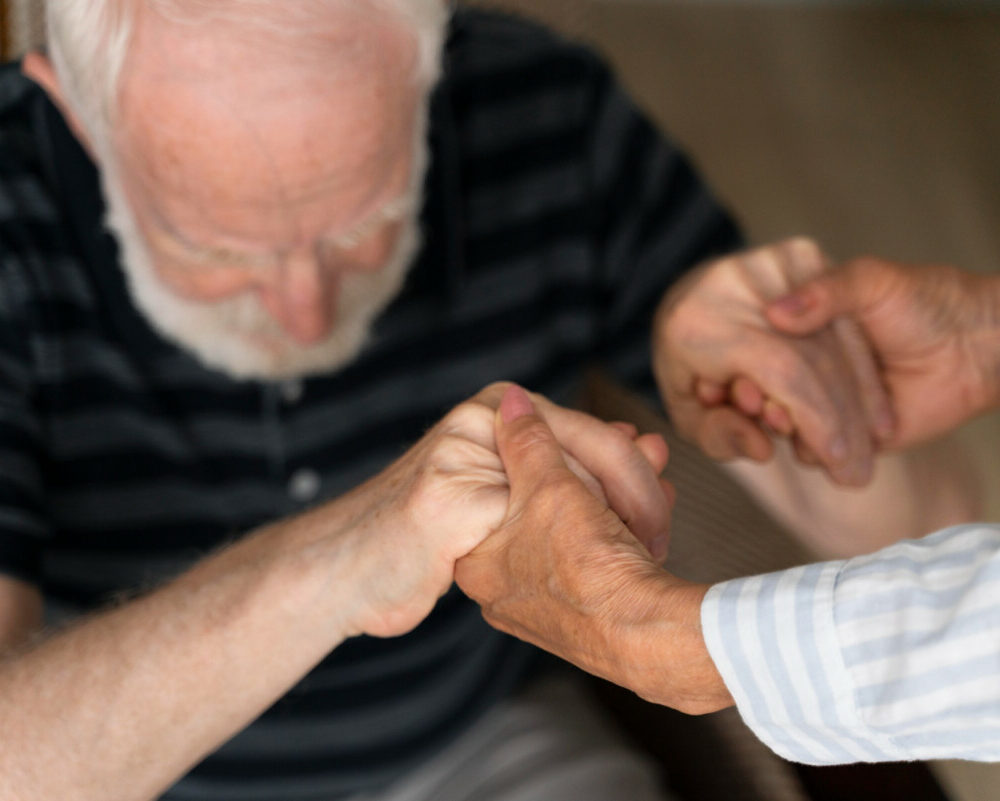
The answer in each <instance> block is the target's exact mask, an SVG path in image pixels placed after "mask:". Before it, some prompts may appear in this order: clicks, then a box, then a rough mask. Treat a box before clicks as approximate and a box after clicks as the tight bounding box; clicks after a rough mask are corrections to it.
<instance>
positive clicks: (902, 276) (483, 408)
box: [355, 240, 1000, 712]
mask: <svg viewBox="0 0 1000 801" xmlns="http://www.w3.org/2000/svg"><path fill="white" fill-rule="evenodd" d="M983 280H985V279H980V278H977V277H975V276H971V275H970V274H967V273H962V272H961V271H958V270H955V269H953V268H945V267H920V268H916V267H904V266H902V265H898V264H893V263H890V262H885V261H880V260H877V259H859V260H855V261H854V262H849V263H847V264H846V265H843V266H841V267H840V268H838V269H837V270H834V271H832V272H828V271H827V265H826V259H825V258H824V256H823V254H822V253H821V252H820V250H819V249H818V248H817V247H816V246H815V245H814V244H813V243H811V242H809V241H807V240H793V241H789V242H785V243H779V244H778V245H773V246H770V247H767V248H761V249H758V250H754V251H749V252H746V253H740V254H736V255H735V256H730V257H726V258H723V259H720V260H718V261H715V262H711V263H709V264H707V265H705V266H703V267H702V268H699V269H697V270H695V271H693V272H692V273H691V274H690V275H689V276H687V277H686V278H685V279H684V280H683V281H682V282H681V283H680V284H678V285H677V286H676V287H675V288H674V289H672V290H671V292H670V293H668V295H667V296H666V297H665V298H664V300H663V302H662V304H661V307H660V310H659V313H658V315H657V319H656V322H655V326H654V369H655V371H656V373H657V377H658V380H659V383H660V388H661V392H662V394H663V396H664V399H665V402H666V404H667V406H668V409H669V411H670V413H671V416H672V418H673V421H674V423H675V425H677V427H678V428H679V429H680V431H681V432H682V433H683V434H685V435H686V436H688V437H689V438H691V439H694V440H695V441H697V442H698V443H699V444H700V445H701V446H702V448H703V449H704V450H706V451H707V452H708V453H709V454H710V455H712V456H714V457H716V458H720V459H727V458H733V457H736V456H748V457H750V458H754V459H759V460H763V459H766V458H768V457H769V455H770V452H771V449H772V447H773V445H772V439H773V438H774V437H776V436H785V437H788V438H790V439H791V440H792V441H793V443H794V445H795V452H796V454H797V455H798V456H799V458H800V459H801V460H802V461H804V462H806V463H809V464H817V465H820V466H821V467H822V468H823V469H825V470H826V472H827V473H828V475H829V476H830V477H831V479H832V480H834V481H835V482H838V483H842V484H850V485H862V484H864V483H865V482H866V481H867V480H868V479H869V478H870V476H871V472H872V464H873V458H874V455H875V453H876V452H877V451H879V450H881V449H885V448H896V447H903V446H906V445H909V444H912V443H914V442H918V441H920V440H923V439H926V438H928V437H930V436H934V435H936V434H938V433H941V432H943V431H946V430H948V429H949V428H951V427H952V426H954V425H955V424H957V423H958V422H961V421H962V420H964V419H966V418H968V417H969V416H971V415H973V414H976V413H977V412H980V411H983V410H985V409H987V408H990V407H991V406H993V405H995V404H996V402H997V398H998V397H1000V392H998V387H997V384H998V383H1000V370H998V369H997V364H998V359H997V356H996V354H998V353H1000V347H998V345H1000V343H998V336H997V331H998V330H1000V323H998V317H1000V314H998V308H1000V302H998V299H997V292H996V290H995V287H993V286H992V285H990V286H986V285H984V284H983ZM845 315H850V317H847V316H845ZM666 462H667V450H666V445H665V443H664V442H663V441H662V439H660V438H659V437H657V436H650V435H646V436H637V433H636V431H635V430H634V428H631V427H629V426H627V425H624V424H605V423H601V422H600V421H597V420H595V419H594V418H591V417H589V416H587V415H584V414H582V413H579V412H573V411H570V410H566V409H561V408H560V407H558V406H555V405H553V404H551V403H549V402H547V401H546V400H545V399H543V398H540V397H538V396H534V397H531V396H528V395H527V394H526V393H525V391H524V390H522V389H521V388H519V387H516V386H512V385H502V384H498V385H494V386H492V387H489V388H487V389H486V390H484V391H483V392H482V393H480V394H479V395H478V396H477V397H476V398H474V399H472V400H471V401H469V402H467V403H466V404H462V405H461V406H459V407H457V408H456V409H455V410H453V412H452V413H450V414H449V415H448V416H447V417H446V418H445V419H444V420H443V421H442V422H441V423H440V424H438V426H436V427H435V428H434V429H432V430H431V431H430V432H428V434H427V435H426V436H425V437H424V439H423V440H421V442H420V443H418V445H417V446H415V447H414V448H413V449H412V450H411V451H410V452H409V453H408V454H407V455H406V456H404V457H403V458H402V459H401V460H399V461H398V462H397V463H396V464H394V465H393V466H391V467H390V468H389V469H388V470H387V471H385V472H384V473H383V474H381V475H380V476H379V477H377V478H376V479H374V480H373V482H370V485H366V486H363V487H362V488H360V489H359V490H357V491H356V493H355V494H357V495H360V496H361V497H362V498H365V497H367V498H368V502H367V503H363V504H362V507H364V508H366V509H367V511H366V512H364V513H363V514H360V515H359V517H358V519H359V530H361V531H365V530H367V529H370V530H371V531H373V532H376V533H377V534H378V535H377V536H372V537H369V538H367V539H366V543H367V545H368V547H367V548H366V549H364V550H365V551H366V552H367V553H369V554H371V553H375V554H376V557H375V558H374V561H373V560H372V558H369V559H368V560H367V562H366V563H367V564H368V565H369V566H372V565H374V566H375V568H376V569H374V570H372V571H369V575H373V576H377V578H375V579H373V580H372V581H369V582H365V586H366V587H367V592H366V593H365V594H363V596H362V601H363V602H362V604H361V605H362V607H363V609H364V613H365V614H362V615H361V616H360V617H359V620H360V623H359V624H358V626H357V630H356V631H355V633H360V632H362V631H363V632H366V633H369V634H376V635H381V636H388V635H392V634H399V633H403V632H405V631H408V630H409V629H410V628H412V627H413V626H415V625H416V624H417V623H419V621H420V620H422V619H423V617H424V616H425V615H426V614H427V613H428V612H429V611H430V609H431V608H432V606H433V604H434V602H435V601H436V599H437V598H438V597H439V596H440V595H441V594H443V593H444V592H445V591H446V590H447V588H448V587H449V586H450V585H451V583H452V581H453V580H455V581H457V583H458V585H459V587H461V589H462V590H464V591H465V592H466V594H468V595H469V596H470V597H471V598H473V599H474V600H475V601H477V602H478V603H479V604H480V605H481V607H482V609H483V614H484V617H485V618H486V619H487V620H488V621H489V622H490V623H491V624H492V625H494V626H495V627H497V628H499V629H501V630H504V631H507V632H510V633H512V634H515V635H516V636H518V637H520V638H522V639H525V640H527V641H530V642H532V643H534V644H536V645H539V646H540V647H542V648H545V649H546V650H549V651H551V652H553V653H555V654H557V655H559V656H561V657H563V658H565V659H567V660H568V661H570V662H573V663H574V664H576V665H578V666H580V667H582V668H583V669H585V670H587V671H589V672H591V673H594V674H597V675H599V676H603V677H605V678H608V679H610V680H612V681H615V682H616V683H619V684H622V685H624V686H627V687H629V688H631V689H633V690H634V691H636V692H637V693H639V694H640V695H642V696H644V697H646V698H648V699H651V700H654V701H657V702H659V703H663V704H666V705H669V706H672V707H675V708H678V709H681V710H684V711H688V712H704V711H710V710H713V709H717V708H720V707H722V706H726V705H728V704H729V703H731V699H730V697H729V694H728V691H727V690H726V688H725V686H724V685H723V683H722V680H721V678H720V677H719V675H718V673H717V671H716V670H715V667H714V665H713V664H712V661H711V659H710V657H709V655H708V652H707V650H706V648H705V645H704V641H703V639H702V637H701V633H700V606H701V600H702V598H703V597H704V594H705V592H707V589H708V588H707V586H704V585H697V584H692V583H689V582H685V581H682V580H680V579H677V578H675V577H673V576H671V575H670V574H669V573H668V572H666V571H665V570H663V569H662V567H661V566H660V565H661V562H662V559H663V558H664V556H665V554H666V544H667V537H668V535H669V522H670V511H671V508H672V504H673V491H672V489H671V488H670V486H669V484H667V483H666V482H664V481H662V480H661V479H660V473H661V472H662V471H663V469H664V467H665V466H666ZM373 498H374V499H375V501H374V502H372V500H373ZM373 544H374V545H373Z"/></svg>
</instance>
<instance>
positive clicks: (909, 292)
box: [767, 257, 1000, 447]
mask: <svg viewBox="0 0 1000 801" xmlns="http://www.w3.org/2000/svg"><path fill="white" fill-rule="evenodd" d="M767 315H768V319H769V320H770V322H771V323H772V324H773V325H774V326H775V327H776V328H778V329H780V330H782V331H785V332H788V333H791V334H795V335H799V336H802V335H810V334H811V333H812V332H814V331H816V330H819V329H821V328H823V327H824V326H827V325H828V324H829V323H830V321H831V320H834V319H836V318H837V317H838V316H841V315H848V316H850V317H851V319H852V320H855V321H856V322H857V324H858V325H859V326H860V328H861V329H862V331H863V335H864V337H865V338H866V341H867V342H868V343H870V345H871V347H873V348H874V350H875V353H876V355H877V357H878V363H879V373H880V376H879V377H880V379H881V380H882V381H883V382H884V383H885V385H886V387H887V388H888V390H889V394H890V397H891V403H892V406H891V408H890V410H888V411H884V412H883V422H882V431H883V436H882V440H883V444H885V445H886V446H887V447H905V446H907V445H911V444H914V443H916V442H919V441H922V440H925V439H928V438H930V437H933V436H935V435H938V434H941V433H943V432H944V431H947V430H949V429H950V428H952V427H953V426H955V425H957V424H959V423H961V422H963V421H964V420H966V419H968V418H969V417H971V416H973V415H975V414H977V413H979V412H982V411H984V410H986V409H988V408H990V406H991V405H992V404H993V403H994V402H995V401H994V399H995V397H996V395H997V393H996V390H995V386H994V385H995V384H996V377H997V376H998V375H1000V371H998V370H997V358H996V353H997V352H998V347H997V345H998V342H1000V336H998V322H1000V321H998V319H997V294H996V289H995V281H994V280H993V279H991V278H989V277H986V276H979V275H975V274H972V273H966V272H963V271H961V270H958V269H956V268H954V267H944V266H936V265H930V266H914V265H903V264H897V263H894V262H889V261H886V260H883V259H877V258H871V257H867V258H861V259H855V260H853V261H850V262H847V263H846V264H844V265H842V266H841V267H840V268H838V269H837V270H835V271H833V272H831V273H829V274H828V275H826V276H823V277H820V278H818V279H815V280H813V281H810V282H808V283H806V284H805V285H803V286H801V287H799V288H797V289H796V290H795V291H794V292H792V293H791V294H789V295H787V296H785V297H783V298H781V299H778V300H777V301H775V302H774V303H773V304H771V305H770V306H769V308H768V309H767Z"/></svg>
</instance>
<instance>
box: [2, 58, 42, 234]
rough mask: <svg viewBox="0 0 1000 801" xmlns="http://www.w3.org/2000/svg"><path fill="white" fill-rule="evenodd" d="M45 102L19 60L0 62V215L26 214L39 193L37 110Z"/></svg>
mask: <svg viewBox="0 0 1000 801" xmlns="http://www.w3.org/2000/svg"><path fill="white" fill-rule="evenodd" d="M45 102H47V101H46V100H45V94H44V92H43V91H42V90H41V88H39V87H38V85H37V84H35V83H34V82H33V81H31V80H30V79H28V78H27V77H25V76H24V75H23V74H22V73H21V69H20V64H19V63H17V62H11V63H7V64H0V194H2V195H4V196H6V199H7V202H6V203H4V204H3V207H2V208H0V216H4V217H9V216H11V215H12V214H13V215H17V214H20V213H29V214H30V213H31V211H32V209H33V207H34V205H35V202H34V201H36V200H37V199H38V196H39V195H40V194H41V193H42V183H43V170H42V166H41V163H42V145H41V142H42V137H41V136H40V135H39V131H38V124H39V119H40V115H39V113H38V112H39V111H40V110H41V109H42V107H43V104H44V103H45ZM11 193H14V194H15V195H17V197H16V202H14V200H15V199H14V198H13V197H12V196H11ZM22 194H23V195H24V196H23V197H22V196H21V195H22Z"/></svg>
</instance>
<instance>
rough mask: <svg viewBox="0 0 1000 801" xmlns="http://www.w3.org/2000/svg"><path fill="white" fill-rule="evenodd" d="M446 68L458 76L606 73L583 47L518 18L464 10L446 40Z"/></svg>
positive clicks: (590, 75) (579, 77)
mask: <svg viewBox="0 0 1000 801" xmlns="http://www.w3.org/2000/svg"><path fill="white" fill-rule="evenodd" d="M447 52H448V66H449V69H450V71H451V73H452V75H453V77H456V78H458V79H462V78H470V77H472V78H478V77H488V76H489V75H491V74H501V73H509V72H517V71H521V70H533V71H535V72H533V74H534V77H535V78H536V79H541V78H544V77H545V73H544V72H538V71H537V70H542V69H546V68H547V69H549V70H553V69H554V70H558V71H560V72H563V73H565V74H566V75H567V76H573V77H575V78H576V79H577V80H586V79H588V78H593V77H594V75H595V74H598V73H602V74H603V73H604V72H606V68H605V66H604V64H603V62H602V60H601V59H600V57H599V56H598V55H597V54H596V53H594V51H592V50H591V49H589V48H588V47H586V46H584V45H582V44H580V43H579V42H574V41H573V40H571V39H567V38H565V37H564V36H562V35H561V34H559V33H556V32H555V31H553V30H551V29H550V28H546V27H545V26H543V25H540V24H538V23H535V22H531V21H529V20H527V19H525V18H523V17H519V16H515V15H512V14H506V13H501V12H495V11H481V10H474V9H464V10H460V11H457V12H456V13H455V16H454V19H453V21H452V32H451V38H450V40H449V43H448V51H447Z"/></svg>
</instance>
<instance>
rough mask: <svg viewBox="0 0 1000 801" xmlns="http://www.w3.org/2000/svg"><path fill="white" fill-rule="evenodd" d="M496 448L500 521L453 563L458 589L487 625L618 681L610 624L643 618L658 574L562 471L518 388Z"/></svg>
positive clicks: (505, 410) (511, 393)
mask: <svg viewBox="0 0 1000 801" xmlns="http://www.w3.org/2000/svg"><path fill="white" fill-rule="evenodd" d="M497 445H498V448H499V451H500V455H501V458H502V460H503V463H504V467H505V469H506V470H507V474H508V476H509V480H510V501H509V505H508V508H507V513H506V515H505V517H504V520H503V522H502V524H501V525H500V527H499V528H498V530H497V531H496V532H495V533H494V534H493V535H491V536H490V537H489V538H487V539H486V540H485V541H484V542H483V543H482V544H481V545H480V546H479V547H478V548H477V549H476V550H474V551H473V552H472V553H471V554H469V556H467V557H466V558H464V559H461V560H459V562H458V563H457V565H456V571H455V578H456V580H457V581H458V583H459V586H460V587H461V588H462V589H463V590H464V591H465V592H466V593H467V594H469V595H470V597H472V598H473V599H475V600H476V601H477V602H479V603H480V604H481V605H482V607H483V614H484V616H485V617H486V619H487V620H488V621H489V622H490V623H491V624H492V625H494V626H496V627H498V628H500V629H502V630H504V631H508V632H510V633H513V634H515V635H516V636H519V637H521V638H522V639H525V640H528V641H529V642H533V643H535V644H537V645H540V646H541V647H544V648H546V649H548V650H550V651H552V652H553V653H556V654H558V655H560V656H562V657H563V658H565V659H568V660H569V661H572V662H574V663H575V664H577V665H579V666H581V667H583V668H584V669H586V670H589V671H591V672H594V673H597V674H598V675H602V676H605V677H607V678H612V679H613V680H618V681H621V675H620V673H619V670H620V664H619V663H618V660H617V659H615V658H614V656H613V649H611V648H609V647H608V645H609V641H610V638H611V637H612V635H613V631H614V630H615V629H616V626H617V624H618V623H620V622H622V621H624V620H630V619H634V618H636V617H637V616H643V615H647V614H651V613H652V609H651V606H652V603H653V589H654V585H655V583H656V581H657V577H658V576H660V575H661V571H659V569H658V568H657V566H656V564H655V562H654V561H653V560H652V559H651V558H650V555H649V553H648V552H647V550H646V549H645V548H644V547H643V546H642V544H641V543H640V542H639V541H638V540H637V539H636V538H635V537H634V536H633V535H632V534H631V532H629V530H628V529H627V528H626V527H625V525H624V524H623V523H622V520H621V518H620V517H619V516H618V515H617V514H615V513H614V512H613V511H612V510H611V509H610V508H608V506H607V505H605V504H604V503H602V502H601V501H599V500H598V499H597V498H595V497H594V496H593V495H592V494H591V493H589V492H588V491H587V490H586V489H585V488H584V487H583V485H582V484H581V482H580V481H579V480H577V479H576V477H575V476H574V475H573V474H572V473H571V472H570V471H569V469H568V468H567V466H566V462H565V460H564V458H563V455H562V451H561V449H560V447H559V443H558V440H557V439H556V438H555V435H554V434H553V432H552V429H551V428H550V427H549V426H548V425H547V423H546V421H545V419H544V418H543V417H542V415H541V414H539V413H538V412H537V411H536V409H535V407H534V405H533V404H532V402H531V399H530V398H529V397H528V396H527V395H526V394H525V393H524V392H523V391H522V390H520V389H519V388H517V387H514V388H511V389H510V390H508V392H507V393H506V394H505V396H504V399H503V403H502V404H501V407H500V411H499V415H498V419H497ZM646 469H647V470H648V471H649V472H650V473H651V472H652V470H650V468H649V467H647V468H646ZM665 522H666V521H664V523H665Z"/></svg>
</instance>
